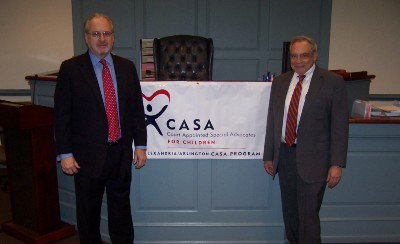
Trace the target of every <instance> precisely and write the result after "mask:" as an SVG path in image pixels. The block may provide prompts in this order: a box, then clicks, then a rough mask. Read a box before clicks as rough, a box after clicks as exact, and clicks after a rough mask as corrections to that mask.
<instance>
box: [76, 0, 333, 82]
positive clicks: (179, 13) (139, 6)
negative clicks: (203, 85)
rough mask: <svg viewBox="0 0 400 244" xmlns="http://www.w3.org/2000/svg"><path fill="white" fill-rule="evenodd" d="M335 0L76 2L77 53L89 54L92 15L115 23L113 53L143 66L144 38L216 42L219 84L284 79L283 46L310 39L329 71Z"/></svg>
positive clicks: (321, 64)
mask: <svg viewBox="0 0 400 244" xmlns="http://www.w3.org/2000/svg"><path fill="white" fill-rule="evenodd" d="M331 5H332V3H331V0H132V1H131V0H118V1H117V0H115V1H98V0H85V1H83V0H72V7H73V26H74V49H75V54H76V55H77V54H80V53H82V52H84V51H86V46H85V44H84V40H83V22H84V20H85V19H86V18H87V17H88V16H90V15H91V14H92V13H93V12H103V13H105V14H106V15H108V16H110V17H111V18H112V19H113V21H114V29H115V38H116V41H115V47H114V52H115V53H116V54H118V55H121V56H123V57H126V58H129V59H131V60H133V61H134V62H135V63H136V64H138V63H139V55H140V45H139V43H140V39H142V38H154V37H163V36H169V35H177V34H190V35H200V36H205V37H211V38H212V39H213V40H214V46H215V56H214V69H213V79H214V80H257V79H258V78H260V77H261V76H262V74H266V72H267V71H271V72H275V73H276V74H279V73H280V72H281V58H282V45H283V41H290V39H291V38H292V37H293V36H295V35H298V34H305V35H308V36H310V37H312V38H313V39H315V40H316V41H317V43H318V44H319V60H318V64H319V65H320V66H321V67H325V68H327V67H328V51H329V34H330V21H331V20H330V19H331V9H332V6H331Z"/></svg>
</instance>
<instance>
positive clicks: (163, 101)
mask: <svg viewBox="0 0 400 244" xmlns="http://www.w3.org/2000/svg"><path fill="white" fill-rule="evenodd" d="M142 97H143V99H144V100H146V101H147V102H146V101H145V102H144V103H145V104H144V107H145V118H146V126H149V125H151V126H153V127H154V128H155V129H156V130H157V132H158V134H160V135H161V136H162V135H163V132H162V130H161V128H160V126H159V125H158V123H157V120H158V119H159V118H160V117H161V116H162V115H163V113H164V112H165V111H166V110H167V108H168V106H169V104H170V102H171V95H170V93H169V92H168V91H167V90H165V89H160V90H157V91H155V92H154V93H153V94H151V95H150V96H146V95H145V94H143V93H142ZM186 120H187V119H183V120H182V121H176V120H175V119H174V118H168V119H167V120H166V121H167V122H166V127H167V128H168V129H169V130H170V131H176V130H179V131H181V130H187V131H189V130H192V129H193V130H195V131H198V130H201V129H203V130H207V129H211V130H214V126H213V124H212V123H211V120H210V119H208V121H207V123H206V124H205V125H204V126H203V127H202V124H201V121H200V119H193V121H190V123H188V122H187V121H186ZM188 121H189V120H188Z"/></svg>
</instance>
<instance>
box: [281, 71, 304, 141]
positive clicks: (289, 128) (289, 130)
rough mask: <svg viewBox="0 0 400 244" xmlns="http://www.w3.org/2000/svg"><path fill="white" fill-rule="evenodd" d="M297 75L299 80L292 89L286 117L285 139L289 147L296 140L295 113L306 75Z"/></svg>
mask: <svg viewBox="0 0 400 244" xmlns="http://www.w3.org/2000/svg"><path fill="white" fill-rule="evenodd" d="M298 77H299V82H297V85H296V88H295V89H294V91H293V95H292V98H291V100H290V105H289V109H288V112H287V119H286V131H285V141H286V144H287V145H288V146H289V147H291V146H292V145H293V143H294V141H295V140H296V127H297V114H298V108H299V101H300V95H301V89H302V88H303V86H302V85H303V80H304V78H305V77H306V76H305V75H299V76H298Z"/></svg>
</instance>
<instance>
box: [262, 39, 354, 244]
mask: <svg viewBox="0 0 400 244" xmlns="http://www.w3.org/2000/svg"><path fill="white" fill-rule="evenodd" d="M317 56H318V51H317V45H316V43H315V42H314V41H313V40H312V39H310V38H308V37H306V36H296V37H295V38H294V39H293V40H292V41H291V44H290V62H291V66H292V69H293V71H290V72H287V73H284V74H282V75H280V76H278V77H276V79H275V80H274V81H273V83H272V88H271V95H270V102H269V109H268V120H267V131H266V137H265V146H264V156H263V160H264V168H265V170H266V172H267V173H268V174H270V175H272V176H275V173H277V172H278V173H279V183H280V187H281V200H282V211H283V219H284V223H285V230H286V237H287V239H288V240H289V241H290V243H306V244H312V243H320V242H321V237H320V235H321V230H320V220H319V210H320V207H321V204H322V198H323V195H324V192H325V187H326V184H328V186H329V187H330V188H332V187H335V186H336V185H337V184H338V183H339V181H340V177H341V174H342V168H344V167H345V165H346V157H347V140H348V111H347V99H346V90H345V83H344V81H343V78H342V77H340V76H338V75H336V74H334V73H332V72H329V71H327V70H324V69H321V68H319V67H317V66H316V65H315V61H316V60H317Z"/></svg>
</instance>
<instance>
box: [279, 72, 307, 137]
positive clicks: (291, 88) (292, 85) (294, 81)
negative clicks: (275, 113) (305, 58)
mask: <svg viewBox="0 0 400 244" xmlns="http://www.w3.org/2000/svg"><path fill="white" fill-rule="evenodd" d="M314 70H315V64H314V65H313V66H312V67H311V68H310V69H309V70H308V71H307V72H306V73H305V74H304V75H305V76H306V77H305V78H304V80H303V84H302V89H301V95H300V101H299V108H298V113H297V126H296V133H297V128H298V127H299V121H300V118H301V112H302V111H303V107H304V103H305V101H306V95H307V93H308V89H309V88H310V83H311V78H312V76H313V74H314ZM298 76H299V74H297V73H296V72H295V73H294V74H293V77H292V80H291V81H290V85H289V90H288V92H287V94H286V100H285V111H284V113H283V123H282V137H281V142H285V132H286V120H287V113H288V110H289V105H290V100H291V99H292V95H293V92H294V89H295V88H296V85H297V82H299V77H298ZM294 143H297V138H296V140H295V141H294Z"/></svg>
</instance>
